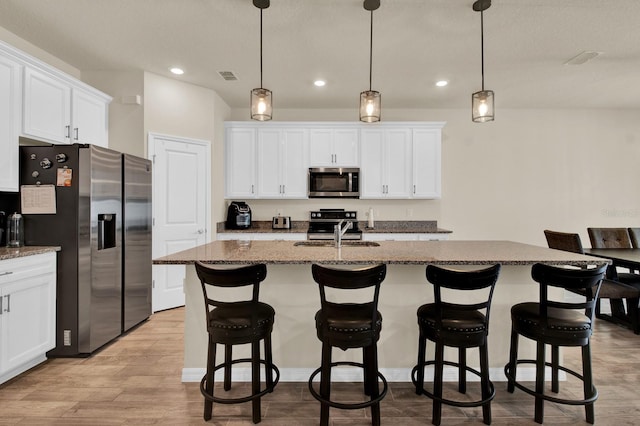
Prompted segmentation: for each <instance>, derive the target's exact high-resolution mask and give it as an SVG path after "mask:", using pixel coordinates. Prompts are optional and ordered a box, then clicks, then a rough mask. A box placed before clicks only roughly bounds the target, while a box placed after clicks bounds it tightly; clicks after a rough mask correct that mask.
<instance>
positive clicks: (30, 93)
mask: <svg viewBox="0 0 640 426" xmlns="http://www.w3.org/2000/svg"><path fill="white" fill-rule="evenodd" d="M109 102H110V98H108V97H107V98H105V97H103V96H100V95H99V94H96V93H93V92H90V91H89V90H84V89H83V88H80V87H74V86H72V85H70V84H69V83H68V82H66V81H64V80H62V79H58V78H56V77H55V76H52V75H50V74H49V73H47V72H43V71H40V70H37V69H33V68H30V67H26V68H25V71H24V115H23V134H24V135H25V136H27V137H30V138H34V139H40V140H44V141H47V142H52V143H59V144H70V143H88V144H93V145H100V146H104V147H106V146H107V145H108V106H109Z"/></svg>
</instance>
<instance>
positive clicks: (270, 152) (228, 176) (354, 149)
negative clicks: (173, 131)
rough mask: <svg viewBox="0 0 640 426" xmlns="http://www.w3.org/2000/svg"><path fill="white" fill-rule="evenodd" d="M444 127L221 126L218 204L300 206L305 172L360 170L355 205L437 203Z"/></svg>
mask: <svg viewBox="0 0 640 426" xmlns="http://www.w3.org/2000/svg"><path fill="white" fill-rule="evenodd" d="M443 126H444V123H441V122H389V123H378V124H375V125H371V124H363V123H340V122H268V123H254V122H249V121H230V122H226V123H225V128H226V139H225V147H226V148H225V155H226V160H225V198H227V199H231V198H234V199H241V200H242V199H247V198H265V199H281V198H292V199H306V198H308V187H307V185H308V175H307V174H308V169H309V167H359V168H360V198H369V199H382V198H384V199H411V198H423V199H430V198H440V138H441V129H442V127H443Z"/></svg>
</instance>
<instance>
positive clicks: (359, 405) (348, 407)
mask: <svg viewBox="0 0 640 426" xmlns="http://www.w3.org/2000/svg"><path fill="white" fill-rule="evenodd" d="M339 365H350V366H352V367H360V368H362V369H363V370H364V364H362V363H357V362H350V361H339V362H332V363H331V367H332V368H333V367H337V366H339ZM321 371H322V367H320V368H317V369H316V370H315V371H314V372H313V373H311V377H309V392H311V395H312V396H313V397H314V398H315V399H317V400H318V401H320V402H322V403H324V404H327V405H329V406H330V407H333V408H340V409H343V410H357V409H359V408H367V407H370V406H372V405H374V404H377V403H379V402H380V401H382V399H383V398H384V397H385V395H386V394H387V390H388V385H387V379H386V378H385V377H384V376H383V375H382V373H380V372H379V371H378V378H379V379H380V380H382V385H383V387H382V392H380V395H378V396H377V397H376V398H373V399H370V400H369V401H364V402H359V403H353V404H346V403H341V402H336V401H331V400H329V399H324V398H323V397H322V396H320V394H319V393H318V392H316V390H315V389H314V388H313V379H314V378H315V377H316V376H317V375H318V374H319V373H320V372H321Z"/></svg>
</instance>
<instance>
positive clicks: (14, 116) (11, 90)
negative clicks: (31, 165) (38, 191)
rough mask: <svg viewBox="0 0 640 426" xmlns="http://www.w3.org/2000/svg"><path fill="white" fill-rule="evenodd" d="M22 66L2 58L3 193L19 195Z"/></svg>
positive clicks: (0, 178) (0, 172)
mask: <svg viewBox="0 0 640 426" xmlns="http://www.w3.org/2000/svg"><path fill="white" fill-rule="evenodd" d="M21 71H22V67H21V65H20V64H19V63H18V62H16V61H13V60H11V59H9V58H5V57H3V56H0V152H1V153H2V154H1V155H0V191H11V192H17V191H18V169H19V159H18V135H19V134H20V98H21V90H20V88H21V82H22V79H21Z"/></svg>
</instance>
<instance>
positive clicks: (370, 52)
mask: <svg viewBox="0 0 640 426" xmlns="http://www.w3.org/2000/svg"><path fill="white" fill-rule="evenodd" d="M372 73H373V10H372V11H371V32H370V37H369V91H371V74H372Z"/></svg>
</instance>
